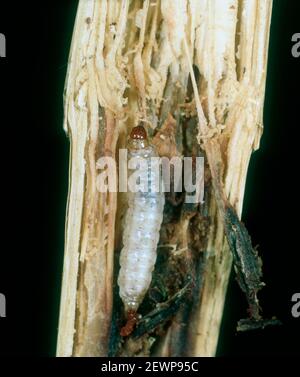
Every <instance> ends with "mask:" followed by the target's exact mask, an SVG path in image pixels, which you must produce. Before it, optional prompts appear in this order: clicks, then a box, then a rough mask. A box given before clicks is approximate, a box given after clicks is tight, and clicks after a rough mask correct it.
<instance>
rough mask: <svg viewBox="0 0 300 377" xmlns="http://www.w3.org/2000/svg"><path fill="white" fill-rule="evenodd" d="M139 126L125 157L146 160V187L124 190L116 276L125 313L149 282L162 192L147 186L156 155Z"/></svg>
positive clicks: (135, 306) (136, 303) (153, 172)
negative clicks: (136, 189)
mask: <svg viewBox="0 0 300 377" xmlns="http://www.w3.org/2000/svg"><path fill="white" fill-rule="evenodd" d="M139 127H141V126H139ZM139 127H136V128H135V129H137V132H136V133H135V132H134V131H133V132H132V133H131V139H130V142H129V146H128V149H129V158H132V157H135V158H137V159H142V158H143V159H145V160H146V161H147V164H146V165H145V166H144V169H147V172H146V174H145V176H146V177H147V179H148V191H146V192H141V191H139V192H136V193H129V194H128V196H129V201H128V206H129V207H128V210H127V213H126V217H125V227H124V232H123V249H122V251H121V255H120V267H121V268H120V272H119V276H118V285H119V289H120V297H121V299H122V301H123V304H124V306H125V312H126V313H128V312H133V311H137V309H138V307H139V305H140V304H141V302H142V300H143V298H144V296H145V294H146V292H147V290H148V288H149V286H150V283H151V279H152V271H153V269H154V265H155V261H156V248H157V244H158V241H159V231H160V227H161V223H162V219H163V209H164V203H165V198H164V193H163V192H161V191H160V192H151V190H150V187H151V185H150V183H151V182H153V181H154V180H155V181H156V182H157V179H158V178H159V177H157V174H159V171H158V169H152V170H151V166H150V163H151V157H157V154H156V151H155V149H154V147H153V146H151V145H149V144H148V142H147V140H146V133H145V134H144V135H142V137H141V134H140V131H141V128H140V129H139V130H138V128H139ZM135 129H134V130H135ZM144 132H145V131H144ZM140 166H141V167H142V166H143V165H142V164H141V165H140Z"/></svg>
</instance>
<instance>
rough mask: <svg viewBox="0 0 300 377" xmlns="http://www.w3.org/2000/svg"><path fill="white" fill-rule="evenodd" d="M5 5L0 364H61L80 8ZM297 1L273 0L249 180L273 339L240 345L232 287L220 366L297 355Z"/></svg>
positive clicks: (238, 308)
mask: <svg viewBox="0 0 300 377" xmlns="http://www.w3.org/2000/svg"><path fill="white" fill-rule="evenodd" d="M21 3H22V2H12V3H11V5H12V7H11V9H4V5H2V4H1V5H0V32H1V33H4V34H5V36H6V39H7V58H5V59H0V124H1V128H0V132H1V134H0V137H1V162H0V164H1V173H2V174H1V176H0V180H1V187H2V188H3V189H4V193H3V194H2V195H1V219H2V222H1V223H2V226H1V230H2V232H1V235H2V237H1V241H2V242H1V244H0V247H1V251H0V292H1V293H3V294H5V295H6V299H7V318H0V355H10V356H13V355H20V356H26V355H27V356H54V355H55V342H56V331H57V322H58V309H59V295H60V283H61V280H60V279H61V274H62V261H63V243H64V216H65V204H66V197H67V188H68V182H67V177H68V158H69V157H68V156H69V149H68V148H69V142H68V139H67V138H66V136H65V134H64V132H63V130H62V120H63V102H62V95H63V87H64V79H65V75H66V68H67V60H68V53H69V47H70V40H71V36H72V28H73V24H74V18H75V14H76V8H77V1H75V0H69V1H56V2H54V1H53V2H50V1H48V2H46V1H45V2H43V3H42V2H39V3H38V2H36V3H35V2H33V1H32V2H27V3H26V4H21ZM299 18H300V7H299V2H298V1H297V0H288V1H287V0H274V10H273V19H272V27H271V39H270V53H269V68H268V80H267V92H266V103H265V116H264V126H265V130H264V135H263V137H262V141H261V148H260V149H259V151H257V152H255V153H254V155H253V157H252V160H251V165H250V169H249V174H248V181H247V187H246V196H245V204H244V212H243V221H244V222H245V224H246V226H247V228H248V230H249V232H250V234H251V236H252V239H253V243H254V245H259V248H258V250H259V252H260V255H261V256H262V258H263V261H264V267H263V270H264V281H265V282H266V284H267V286H266V287H265V288H264V289H263V290H262V291H261V293H260V300H261V305H262V306H263V309H264V312H265V315H266V317H271V316H273V315H276V316H277V317H278V318H280V319H281V320H282V322H283V325H282V326H281V327H278V328H268V329H265V330H264V331H254V332H251V333H245V334H236V332H235V326H236V322H237V321H238V320H239V319H240V318H244V317H245V309H246V302H245V299H244V297H243V295H242V293H241V292H240V290H239V288H238V287H237V284H236V283H235V281H234V278H233V277H232V279H231V282H230V285H229V290H228V295H227V300H226V307H225V315H224V320H223V323H222V330H221V335H220V344H219V347H218V355H220V356H225V355H230V356H234V355H271V356H276V355H292V354H294V355H295V354H298V355H299V354H300V345H299V334H300V318H299V319H294V318H292V316H291V306H292V303H291V297H292V295H293V294H294V293H295V292H300V279H299V275H300V265H299V254H300V250H299V249H300V247H299V232H300V230H299V183H298V175H299V172H300V170H299V165H298V164H299V154H300V148H299V136H300V134H299V127H300V121H299V119H300V113H299V107H300V95H299V88H300V82H299V75H300V58H298V59H296V58H293V57H292V55H291V47H292V45H293V43H292V42H291V37H292V35H293V34H294V33H296V32H300V22H299Z"/></svg>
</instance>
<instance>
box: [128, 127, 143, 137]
mask: <svg viewBox="0 0 300 377" xmlns="http://www.w3.org/2000/svg"><path fill="white" fill-rule="evenodd" d="M130 139H132V140H147V132H146V130H145V128H144V127H143V126H137V127H133V129H132V131H131V133H130Z"/></svg>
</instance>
